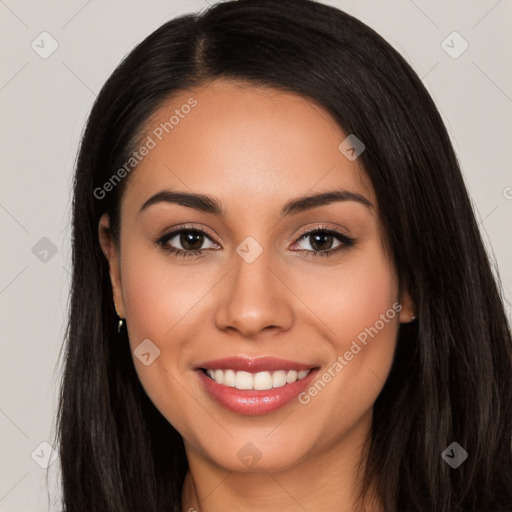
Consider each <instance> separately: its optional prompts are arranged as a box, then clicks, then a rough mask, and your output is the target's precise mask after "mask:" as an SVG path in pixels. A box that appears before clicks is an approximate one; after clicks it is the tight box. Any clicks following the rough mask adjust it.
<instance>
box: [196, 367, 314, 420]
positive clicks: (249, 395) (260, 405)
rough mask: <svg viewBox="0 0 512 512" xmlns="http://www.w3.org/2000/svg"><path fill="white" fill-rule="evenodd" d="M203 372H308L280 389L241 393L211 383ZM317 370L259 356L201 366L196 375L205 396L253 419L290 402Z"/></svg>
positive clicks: (241, 391)
mask: <svg viewBox="0 0 512 512" xmlns="http://www.w3.org/2000/svg"><path fill="white" fill-rule="evenodd" d="M204 369H210V370H217V369H219V370H225V369H232V370H235V371H245V372H250V373H257V372H264V371H268V372H272V371H277V370H296V371H301V370H310V369H311V371H310V372H309V374H308V375H306V377H304V378H303V379H301V380H297V381H295V382H292V383H291V384H286V385H285V386H282V387H277V388H272V389H267V390H261V391H260V390H253V389H251V390H243V389H237V388H234V387H228V386H224V385H223V384H219V383H218V382H216V381H214V380H212V379H211V378H210V377H208V375H206V373H205V372H204V371H203V370H204ZM318 371H319V368H317V367H314V365H307V364H303V363H299V362H296V361H287V360H284V359H277V358H274V357H261V358H253V359H246V358H241V357H228V358H224V359H216V360H213V361H207V362H204V363H201V364H200V365H198V367H197V371H196V373H197V375H198V377H199V379H200V381H201V383H202V385H203V386H204V389H205V391H206V392H207V394H208V395H209V396H210V397H211V398H213V399H214V400H215V401H216V402H217V403H218V404H220V405H222V406H223V407H225V408H226V409H228V410H230V411H232V412H235V413H238V414H243V415H249V416H255V415H261V414H266V413H269V412H272V411H275V410H277V409H280V408H281V407H284V406H285V405H286V404H288V403H290V402H291V401H292V400H293V399H294V398H296V397H297V396H298V395H299V394H300V393H301V392H302V391H304V390H305V389H306V388H307V387H308V386H309V385H310V383H311V381H312V379H313V378H314V377H315V375H316V374H317V373H318Z"/></svg>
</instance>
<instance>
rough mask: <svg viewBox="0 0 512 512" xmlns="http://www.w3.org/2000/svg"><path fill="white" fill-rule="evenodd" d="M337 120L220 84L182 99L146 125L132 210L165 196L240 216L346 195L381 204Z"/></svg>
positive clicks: (133, 179)
mask: <svg viewBox="0 0 512 512" xmlns="http://www.w3.org/2000/svg"><path fill="white" fill-rule="evenodd" d="M347 135H348V134H346V133H344V132H343V131H342V129H341V128H340V127H339V126H338V125H337V123H336V122H335V121H334V119H333V118H332V116H331V115H330V114H329V113H328V112H327V111H326V110H325V109H323V108H322V107H321V106H320V105H318V104H317V103H315V102H314V101H313V100H310V99H307V98H304V97H303V96H300V95H298V94H294V93H289V92H283V91H278V90H276V89H271V88H263V87H255V86H253V85H249V84H245V83H242V82H233V81H227V80H216V81H214V82H211V83H209V84H207V85H204V86H201V87H197V88H193V89H190V90H186V91H180V92H179V93H177V94H175V95H173V97H172V98H170V99H169V100H167V101H166V102H165V103H163V104H162V105H161V106H160V107H159V108H158V110H157V111H156V112H155V113H154V114H153V115H152V116H151V118H150V119H149V120H148V121H147V123H146V125H145V126H144V129H143V135H142V137H141V142H140V144H139V147H142V146H143V145H144V144H145V145H147V147H150V148H151V149H149V151H147V152H146V155H145V156H144V157H143V158H142V159H141V160H140V163H138V165H137V166H136V168H135V170H133V171H132V173H131V176H130V180H129V183H128V187H127V190H126V193H125V195H126V198H123V202H124V201H125V200H126V201H127V202H129V203H138V204H139V205H140V204H142V202H143V201H144V198H147V197H149V196H150V195H151V194H154V193H155V192H157V191H159V190H161V189H164V188H169V189H179V190H180V191H192V192H196V193H204V194H208V195H213V196H216V197H219V198H220V199H221V200H222V202H223V203H225V204H226V210H227V211H228V213H229V210H230V206H229V205H230V204H231V207H232V209H233V213H234V211H235V210H236V209H237V207H238V209H240V208H243V207H245V208H247V207H255V208H257V207H259V208H271V207H272V206H275V208H276V209H277V208H280V205H281V204H282V203H284V202H286V200H288V199H289V198H290V197H293V196H298V195H303V194H305V193H308V192H315V191H323V190H329V189H332V188H345V189H348V190H351V191H353V192H359V193H361V194H364V195H366V197H368V199H369V200H370V201H372V202H374V196H373V191H372V187H371V184H370V182H369V179H368V178H367V176H366V174H365V172H364V171H363V169H362V168H361V166H360V165H359V162H358V161H357V160H355V161H350V160H349V159H348V158H347V157H346V156H345V154H344V153H342V152H341V151H340V150H339V145H340V144H341V143H342V141H343V140H344V139H345V138H346V137H347Z"/></svg>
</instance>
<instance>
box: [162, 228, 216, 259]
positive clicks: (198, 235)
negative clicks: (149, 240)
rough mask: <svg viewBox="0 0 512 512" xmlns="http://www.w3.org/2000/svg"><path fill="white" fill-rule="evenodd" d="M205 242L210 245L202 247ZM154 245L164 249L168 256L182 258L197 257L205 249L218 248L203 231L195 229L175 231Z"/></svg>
mask: <svg viewBox="0 0 512 512" xmlns="http://www.w3.org/2000/svg"><path fill="white" fill-rule="evenodd" d="M205 242H209V243H210V244H211V245H210V246H209V247H208V246H207V247H203V244H204V243H205ZM155 244H156V245H158V246H160V247H162V248H163V249H165V250H166V251H167V252H168V253H169V254H174V255H175V256H181V257H184V258H187V257H192V256H198V255H200V254H202V253H203V251H204V250H206V249H215V248H217V247H218V244H217V243H215V242H214V241H213V240H212V239H211V237H210V236H209V235H208V234H207V233H206V232H205V231H203V230H201V229H196V228H180V229H176V230H174V231H172V232H171V233H167V234H165V235H163V236H161V237H160V238H158V239H157V240H155ZM176 245H178V247H176ZM179 246H181V247H179Z"/></svg>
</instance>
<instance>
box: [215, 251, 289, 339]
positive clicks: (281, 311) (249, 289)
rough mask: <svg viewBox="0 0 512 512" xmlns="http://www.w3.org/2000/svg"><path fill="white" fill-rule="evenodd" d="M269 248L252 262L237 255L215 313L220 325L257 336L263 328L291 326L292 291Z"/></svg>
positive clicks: (244, 335) (227, 329)
mask: <svg viewBox="0 0 512 512" xmlns="http://www.w3.org/2000/svg"><path fill="white" fill-rule="evenodd" d="M268 252H269V251H263V252H262V254H261V255H260V256H259V257H258V258H257V259H256V260H255V261H253V262H252V263H248V262H246V261H244V260H243V259H242V258H241V257H238V255H235V256H234V258H233V259H234V265H235V267H234V268H233V270H232V271H231V272H229V274H228V276H226V279H224V280H223V287H222V289H221V297H220V299H219V303H218V307H217V310H216V314H215V323H216V326H217V328H218V329H221V330H223V331H236V332H238V333H239V334H240V335H241V336H243V337H244V338H254V337H257V336H258V335H260V333H263V332H267V333H269V334H270V333H271V332H274V333H277V332H279V331H283V330H284V331H286V330H288V329H290V328H291V327H292V325H293V320H294V315H293V307H292V302H291V301H292V298H293V293H292V292H291V290H290V289H289V288H288V286H287V285H286V276H285V275H284V272H283V271H280V270H279V267H277V266H276V265H275V264H272V261H271V258H270V257H269V255H268Z"/></svg>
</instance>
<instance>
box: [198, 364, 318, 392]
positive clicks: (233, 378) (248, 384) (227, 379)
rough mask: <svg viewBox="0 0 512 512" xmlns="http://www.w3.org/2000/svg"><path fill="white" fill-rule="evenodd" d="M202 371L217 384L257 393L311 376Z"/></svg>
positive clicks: (303, 373) (289, 372)
mask: <svg viewBox="0 0 512 512" xmlns="http://www.w3.org/2000/svg"><path fill="white" fill-rule="evenodd" d="M201 370H202V371H203V372H204V373H205V374H206V375H208V377H210V379H212V380H213V381H215V382H216V383H217V384H220V385H222V386H227V387H230V388H237V389H252V390H256V391H265V390H267V389H273V388H281V387H283V386H286V385H288V384H293V383H294V382H297V381H298V380H302V379H304V378H305V377H307V376H308V375H309V373H310V372H311V370H312V368H311V369H309V370H300V371H297V370H277V371H273V372H268V371H265V372H258V373H250V372H244V371H236V370H233V369H231V368H229V369H227V370H221V369H220V368H217V369H215V370H210V369H208V370H207V369H206V368H201Z"/></svg>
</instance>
